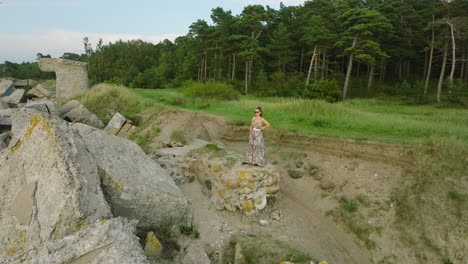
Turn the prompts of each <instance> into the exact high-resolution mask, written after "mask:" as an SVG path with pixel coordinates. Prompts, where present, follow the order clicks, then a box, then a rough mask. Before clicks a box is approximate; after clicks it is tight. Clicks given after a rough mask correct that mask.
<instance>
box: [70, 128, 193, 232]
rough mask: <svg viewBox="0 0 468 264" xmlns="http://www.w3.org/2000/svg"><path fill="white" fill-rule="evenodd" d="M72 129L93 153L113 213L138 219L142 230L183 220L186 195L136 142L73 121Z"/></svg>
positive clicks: (90, 152)
mask: <svg viewBox="0 0 468 264" xmlns="http://www.w3.org/2000/svg"><path fill="white" fill-rule="evenodd" d="M72 130H73V131H74V133H75V134H76V135H77V136H79V137H80V138H81V140H82V141H83V143H84V146H85V149H86V151H87V152H88V153H89V155H90V156H91V157H95V164H96V167H97V168H98V169H99V176H100V178H101V184H102V186H103V190H104V193H105V195H106V198H107V201H108V202H109V203H110V204H111V207H112V212H113V213H114V216H124V217H127V218H130V219H138V220H140V221H139V222H138V227H139V228H140V230H141V231H142V232H144V231H148V230H150V229H151V228H154V227H157V226H161V225H162V224H165V223H167V222H168V221H172V222H173V223H179V222H181V221H183V219H184V217H185V213H186V210H187V199H186V198H185V196H184V195H183V194H182V192H181V191H180V189H179V188H178V187H177V186H176V185H175V183H174V181H173V180H172V179H171V178H170V176H169V175H168V173H167V171H166V170H164V169H163V168H161V167H160V166H159V165H158V164H157V163H156V162H154V161H153V160H152V159H151V158H150V157H148V156H147V155H146V154H145V153H144V152H143V150H142V149H141V148H140V147H139V146H138V145H137V144H135V143H134V142H132V141H130V140H127V139H124V138H120V137H117V136H114V135H110V134H108V133H107V132H105V131H102V130H98V129H95V128H92V127H90V126H86V125H83V124H79V123H77V124H73V125H72ZM144 234H146V233H144Z"/></svg>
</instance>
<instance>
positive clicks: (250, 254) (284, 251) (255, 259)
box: [224, 234, 318, 264]
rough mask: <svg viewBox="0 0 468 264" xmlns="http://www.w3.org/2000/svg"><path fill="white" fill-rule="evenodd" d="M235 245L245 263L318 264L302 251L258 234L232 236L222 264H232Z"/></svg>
mask: <svg viewBox="0 0 468 264" xmlns="http://www.w3.org/2000/svg"><path fill="white" fill-rule="evenodd" d="M236 244H238V245H240V248H241V252H242V255H243V256H244V258H245V261H246V262H245V263H280V262H282V261H290V262H293V263H298V264H300V263H307V264H309V263H310V261H314V263H318V262H317V260H315V259H314V258H313V257H312V256H311V255H310V254H308V253H306V252H304V251H303V250H301V249H298V248H296V247H293V246H292V245H289V244H288V243H286V242H284V241H280V240H276V239H275V238H273V237H271V236H268V235H260V234H236V235H234V236H232V238H231V240H230V242H229V248H228V250H226V256H225V258H224V259H225V262H224V263H233V260H234V253H235V249H234V248H235V246H236ZM237 250H238V249H237Z"/></svg>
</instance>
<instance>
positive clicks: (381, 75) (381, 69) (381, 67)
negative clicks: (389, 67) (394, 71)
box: [379, 61, 385, 82]
mask: <svg viewBox="0 0 468 264" xmlns="http://www.w3.org/2000/svg"><path fill="white" fill-rule="evenodd" d="M384 79H385V62H384V61H382V62H381V63H380V76H379V81H381V82H383V81H384Z"/></svg>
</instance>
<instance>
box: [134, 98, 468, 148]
mask: <svg viewBox="0 0 468 264" xmlns="http://www.w3.org/2000/svg"><path fill="white" fill-rule="evenodd" d="M132 92H133V93H134V94H136V95H138V96H139V97H140V98H141V100H143V101H145V102H152V103H151V104H156V103H159V104H163V105H166V106H172V107H180V108H185V109H191V110H197V111H203V112H207V113H212V114H219V115H223V116H227V117H230V118H231V124H237V125H248V124H249V122H250V119H251V117H252V116H253V115H254V113H253V111H254V109H255V107H257V106H261V107H262V108H263V109H264V117H265V119H267V120H268V121H269V122H270V123H271V124H272V127H274V128H276V129H279V130H282V131H285V132H286V131H287V132H295V133H300V134H306V135H316V136H324V137H335V138H347V139H356V140H370V141H380V142H387V143H401V144H413V143H420V142H424V140H426V139H428V138H430V137H431V136H438V137H455V138H458V139H460V140H462V141H465V142H468V110H467V109H447V108H436V107H435V106H408V105H402V104H400V103H399V102H398V101H388V100H386V101H385V100H377V99H372V100H362V99H359V100H348V101H346V102H342V103H337V104H330V103H327V102H324V101H316V100H303V99H294V98H253V97H249V96H244V97H241V99H240V100H233V101H219V100H207V99H197V98H188V97H186V96H184V95H183V94H182V93H180V92H178V90H154V89H153V90H149V89H134V90H132Z"/></svg>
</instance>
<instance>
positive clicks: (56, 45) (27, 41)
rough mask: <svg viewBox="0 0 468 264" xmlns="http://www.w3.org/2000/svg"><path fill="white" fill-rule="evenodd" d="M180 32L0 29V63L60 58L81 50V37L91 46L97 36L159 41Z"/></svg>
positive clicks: (95, 41)
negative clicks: (47, 55)
mask: <svg viewBox="0 0 468 264" xmlns="http://www.w3.org/2000/svg"><path fill="white" fill-rule="evenodd" d="M181 35H183V34H176V33H169V34H161V35H136V34H109V33H95V32H76V31H67V30H61V29H52V30H47V31H44V32H39V33H32V34H26V33H1V32H0V63H2V62H3V61H12V62H23V61H34V60H35V59H36V54H37V53H38V52H40V53H42V54H50V55H51V56H52V57H60V56H62V55H63V53H64V52H72V53H77V54H82V53H84V48H83V38H84V37H88V39H89V41H90V42H91V44H92V45H93V47H95V45H96V43H97V42H98V40H99V38H102V40H103V42H104V44H107V43H109V42H115V41H117V40H120V39H121V40H124V41H125V40H132V39H141V40H144V41H148V42H152V43H159V42H160V41H162V40H164V39H169V40H174V39H175V38H177V37H178V36H181Z"/></svg>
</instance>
